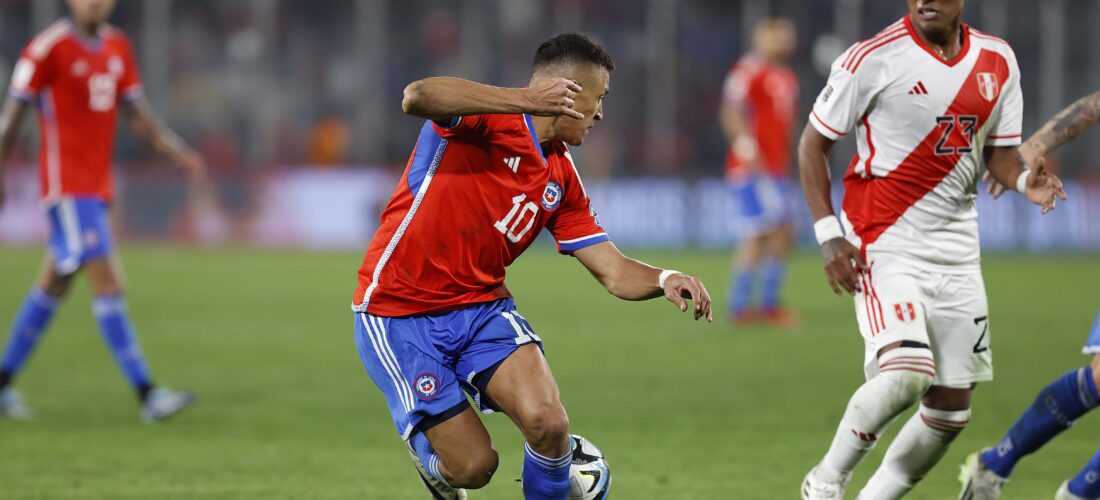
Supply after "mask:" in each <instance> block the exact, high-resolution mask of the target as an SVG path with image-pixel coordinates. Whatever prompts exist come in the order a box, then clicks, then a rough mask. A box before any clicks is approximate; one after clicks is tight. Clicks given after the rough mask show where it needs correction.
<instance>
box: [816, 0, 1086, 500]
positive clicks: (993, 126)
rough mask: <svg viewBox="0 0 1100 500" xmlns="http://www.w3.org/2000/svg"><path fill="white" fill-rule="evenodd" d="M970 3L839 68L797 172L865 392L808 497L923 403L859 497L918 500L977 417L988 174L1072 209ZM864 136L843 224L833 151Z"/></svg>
mask: <svg viewBox="0 0 1100 500" xmlns="http://www.w3.org/2000/svg"><path fill="white" fill-rule="evenodd" d="M963 4H964V1H963V0H909V1H908V5H909V13H908V14H907V15H906V16H905V17H904V18H902V19H901V20H899V21H898V22H896V23H894V24H893V25H891V26H889V27H888V28H886V29H885V30H883V31H881V32H880V33H879V34H878V35H876V36H874V37H872V38H871V39H869V40H866V41H864V42H861V43H857V44H855V45H853V46H852V47H851V48H849V49H848V50H847V51H845V52H844V54H842V55H841V56H840V57H839V58H838V59H837V60H836V61H835V62H834V63H833V67H832V72H831V74H830V76H829V81H828V84H827V85H826V87H825V89H824V90H822V92H821V94H820V95H819V96H818V98H817V102H816V103H815V104H814V107H813V112H812V113H811V115H810V120H809V121H810V123H809V124H808V125H807V126H806V128H805V131H804V132H803V134H802V141H801V144H800V148H799V167H800V171H801V174H802V187H803V189H804V190H805V195H806V200H807V202H808V204H809V208H810V211H811V213H812V214H813V216H814V220H815V221H816V222H815V224H814V230H815V232H816V235H817V240H818V243H820V244H821V251H822V255H823V257H824V262H825V271H826V274H827V277H828V282H829V284H830V285H831V286H832V288H833V290H834V291H835V292H836V293H837V294H838V295H839V294H841V293H842V291H847V292H848V293H850V294H852V295H853V296H854V299H855V301H854V302H855V313H856V321H857V324H858V325H859V330H860V333H861V335H862V336H863V339H864V370H865V373H866V377H867V381H866V382H865V383H864V384H863V385H862V386H860V387H859V389H858V390H856V391H855V393H854V394H853V395H852V397H851V399H850V400H849V402H848V407H847V409H846V410H845V412H844V416H843V417H842V418H841V421H840V425H839V426H838V427H837V430H836V433H835V434H834V436H833V440H832V444H831V445H830V447H829V449H828V451H827V452H826V454H825V456H824V457H823V458H822V460H821V461H820V462H819V463H818V465H817V466H816V467H814V468H813V469H812V470H811V471H810V473H809V474H807V475H806V477H805V480H804V482H803V487H802V497H803V498H804V499H810V500H820V499H839V498H843V496H844V492H845V490H846V488H847V485H848V481H849V479H850V478H851V473H852V471H853V470H854V469H855V467H856V466H857V465H858V464H859V462H860V461H861V460H862V459H863V457H864V456H866V454H867V453H868V452H870V451H871V449H873V448H874V447H875V444H876V443H877V442H878V439H879V437H880V436H882V433H883V432H884V431H885V430H886V428H887V426H888V425H889V424H890V422H892V421H894V420H895V419H896V418H897V417H898V416H899V415H901V414H902V413H903V412H905V410H906V409H908V408H910V407H911V406H913V405H918V406H919V407H918V409H917V411H916V412H915V414H914V415H913V416H912V417H911V418H909V419H908V421H906V422H905V424H904V425H903V426H902V428H901V430H900V431H899V432H898V435H897V437H895V438H894V440H893V442H892V443H891V444H890V448H889V449H888V450H887V451H886V455H885V457H884V458H883V461H882V463H881V465H879V467H878V470H877V471H876V472H875V474H874V475H873V476H872V477H871V479H870V480H869V481H868V483H867V485H866V486H864V488H863V489H862V491H861V492H860V494H859V498H861V499H864V500H871V499H874V500H889V499H895V498H900V497H902V496H903V495H905V494H906V493H907V492H909V491H910V490H911V489H912V488H913V487H914V486H916V484H917V482H919V481H920V480H921V479H922V478H923V477H924V476H925V474H927V473H928V471H930V470H931V469H932V467H933V466H935V464H936V463H937V462H938V461H939V460H940V458H942V457H943V455H944V453H946V451H947V448H948V446H950V444H951V442H952V441H953V440H954V439H955V437H956V436H958V434H959V433H960V432H962V430H963V429H964V428H965V427H966V425H967V423H969V421H970V397H971V393H972V391H973V389H974V387H975V385H976V384H977V383H979V382H986V381H989V380H992V379H993V357H992V351H991V349H990V340H991V333H990V319H989V307H988V304H987V301H986V295H985V285H984V281H983V280H982V275H981V257H980V246H979V244H978V213H977V205H976V202H975V198H976V192H977V187H976V186H977V182H978V179H979V177H980V173H981V171H982V167H983V165H984V167H985V168H986V169H987V170H988V171H989V172H990V174H991V175H992V176H993V178H994V179H996V180H997V181H998V182H1000V183H1001V184H1003V185H1010V186H1015V187H1016V189H1017V190H1018V191H1020V192H1021V194H1023V195H1025V196H1026V197H1027V198H1028V199H1029V200H1031V201H1032V202H1034V203H1035V204H1037V205H1040V206H1041V207H1042V210H1043V212H1046V211H1049V210H1051V209H1053V208H1054V206H1055V204H1056V201H1057V200H1058V199H1059V198H1061V199H1065V192H1064V191H1063V190H1062V183H1061V181H1060V180H1059V179H1058V178H1057V177H1056V176H1054V175H1052V174H1050V173H1049V172H1047V171H1046V170H1045V168H1044V166H1043V163H1042V162H1037V163H1031V164H1029V163H1027V162H1025V161H1024V160H1023V158H1021V156H1020V155H1019V153H1018V152H1017V147H1018V146H1019V145H1020V142H1021V132H1022V130H1021V129H1022V121H1023V119H1022V116H1023V96H1022V92H1021V89H1020V70H1019V66H1018V64H1017V63H1016V55H1015V53H1014V52H1013V50H1012V48H1011V47H1010V46H1009V45H1008V43H1006V42H1005V41H1004V40H1001V39H999V38H996V37H993V36H990V35H987V34H985V33H982V32H980V31H978V30H976V29H973V28H971V27H970V26H968V25H966V24H964V23H962V21H961V17H962V10H963ZM853 131H854V132H855V134H856V145H857V151H858V152H857V155H856V157H855V158H853V160H852V162H851V164H850V167H849V169H848V171H847V173H846V174H845V175H844V189H845V193H844V204H843V210H842V211H841V214H840V218H838V217H837V216H836V215H834V211H833V204H832V197H831V189H830V181H829V169H828V164H827V158H828V152H829V150H830V149H831V148H832V146H833V144H834V143H835V141H837V140H839V139H840V137H841V136H843V135H845V134H847V133H849V132H853Z"/></svg>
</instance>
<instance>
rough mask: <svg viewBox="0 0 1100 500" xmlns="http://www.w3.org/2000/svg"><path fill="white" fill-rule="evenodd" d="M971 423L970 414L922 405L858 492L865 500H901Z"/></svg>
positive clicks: (964, 411) (965, 411) (967, 411)
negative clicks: (865, 484) (896, 499)
mask: <svg viewBox="0 0 1100 500" xmlns="http://www.w3.org/2000/svg"><path fill="white" fill-rule="evenodd" d="M968 422H970V410H960V411H946V410H936V409H933V408H929V407H927V406H924V405H921V406H920V410H919V411H917V413H915V414H914V415H913V417H912V418H910V419H909V421H908V422H906V423H905V426H904V427H902V428H901V432H899V433H898V436H897V437H896V438H894V442H893V443H891V444H890V448H889V449H888V450H886V457H885V458H883V459H882V465H880V466H879V468H878V470H877V471H875V475H874V476H872V477H871V480H870V481H868V482H867V486H866V487H864V488H863V491H861V492H860V494H859V498H861V499H866V500H872V499H873V500H891V499H895V498H901V496H902V495H904V494H905V493H907V492H908V491H909V490H910V489H912V488H913V486H914V485H916V484H917V482H918V481H920V480H921V479H923V478H924V476H925V474H928V471H929V470H931V469H932V467H933V466H934V465H936V462H939V460H940V458H943V455H944V453H946V452H947V447H948V446H950V444H951V442H952V441H954V440H955V437H956V436H958V435H959V433H960V432H962V430H963V428H964V427H966V424H967V423H968Z"/></svg>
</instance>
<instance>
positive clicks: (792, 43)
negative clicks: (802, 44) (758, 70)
mask: <svg viewBox="0 0 1100 500" xmlns="http://www.w3.org/2000/svg"><path fill="white" fill-rule="evenodd" d="M755 42H756V50H758V51H759V52H761V53H763V55H764V57H767V58H768V59H771V60H772V61H777V62H781V61H786V60H787V59H790V57H791V54H794V51H795V48H796V47H797V45H798V36H797V35H796V34H795V30H794V26H793V25H791V23H790V22H789V21H785V20H777V21H769V22H768V24H767V25H765V26H762V27H760V28H758V29H757V31H756V39H755Z"/></svg>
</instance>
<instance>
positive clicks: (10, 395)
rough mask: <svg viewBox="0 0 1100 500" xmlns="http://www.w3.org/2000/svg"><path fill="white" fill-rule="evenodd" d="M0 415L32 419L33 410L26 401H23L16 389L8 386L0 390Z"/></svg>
mask: <svg viewBox="0 0 1100 500" xmlns="http://www.w3.org/2000/svg"><path fill="white" fill-rule="evenodd" d="M0 417H4V418H11V419H15V420H32V419H34V411H33V410H31V407H29V406H27V403H24V402H23V397H22V396H20V395H19V392H18V391H16V390H15V389H12V388H11V387H8V388H6V389H4V390H2V391H0Z"/></svg>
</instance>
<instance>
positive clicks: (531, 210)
mask: <svg viewBox="0 0 1100 500" xmlns="http://www.w3.org/2000/svg"><path fill="white" fill-rule="evenodd" d="M526 199H527V195H526V194H518V195H516V196H514V197H512V210H511V211H509V212H508V215H505V216H504V218H503V219H501V220H498V221H496V222H494V223H493V227H495V228H497V231H500V233H501V234H503V235H504V236H505V237H507V238H508V241H511V242H512V243H519V240H521V239H523V237H524V236H525V235H526V234H527V232H528V231H530V230H531V228H532V227H534V226H535V219H536V218H537V217H538V214H539V206H538V204H536V203H535V202H533V201H528V202H527V203H523V202H524V201H525V200H526ZM521 207H522V208H521ZM528 214H530V216H528ZM525 219H526V221H527V225H526V226H523V229H522V230H519V232H516V230H517V229H519V226H520V224H522V223H523V221H524V220H525Z"/></svg>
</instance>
